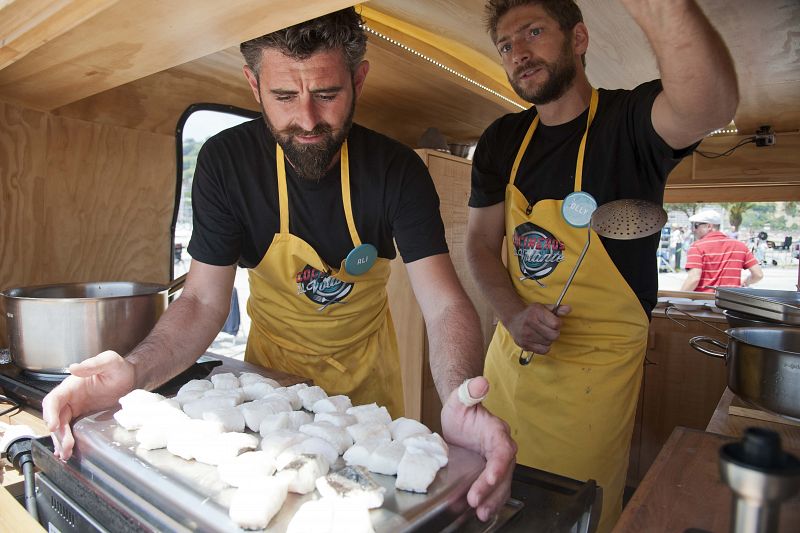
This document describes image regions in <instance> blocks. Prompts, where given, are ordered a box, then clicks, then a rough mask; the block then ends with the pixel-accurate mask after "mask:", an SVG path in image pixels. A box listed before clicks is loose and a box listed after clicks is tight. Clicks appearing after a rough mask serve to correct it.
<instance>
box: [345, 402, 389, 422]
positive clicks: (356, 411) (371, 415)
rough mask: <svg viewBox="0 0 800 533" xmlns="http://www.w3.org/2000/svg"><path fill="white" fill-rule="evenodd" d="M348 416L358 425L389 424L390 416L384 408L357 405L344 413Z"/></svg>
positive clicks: (371, 405)
mask: <svg viewBox="0 0 800 533" xmlns="http://www.w3.org/2000/svg"><path fill="white" fill-rule="evenodd" d="M345 412H346V413H347V414H348V415H353V416H354V417H356V419H358V422H359V423H362V424H363V423H366V422H376V423H379V424H389V423H390V422H391V421H392V415H390V414H389V410H388V409H386V407H378V405H377V404H374V403H370V404H367V405H358V406H356V407H351V408H350V409H348V410H347V411H345Z"/></svg>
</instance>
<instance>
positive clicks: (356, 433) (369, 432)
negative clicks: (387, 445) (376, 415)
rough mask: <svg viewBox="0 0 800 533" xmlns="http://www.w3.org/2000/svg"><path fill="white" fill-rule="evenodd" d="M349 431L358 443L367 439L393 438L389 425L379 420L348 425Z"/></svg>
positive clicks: (388, 439) (386, 439) (385, 439)
mask: <svg viewBox="0 0 800 533" xmlns="http://www.w3.org/2000/svg"><path fill="white" fill-rule="evenodd" d="M347 432H348V433H349V434H350V436H351V437H352V438H353V442H355V443H356V444H358V443H359V442H362V441H365V440H383V441H390V440H392V434H391V432H390V431H389V427H388V426H387V425H386V424H381V423H379V422H361V423H358V424H354V425H352V426H347Z"/></svg>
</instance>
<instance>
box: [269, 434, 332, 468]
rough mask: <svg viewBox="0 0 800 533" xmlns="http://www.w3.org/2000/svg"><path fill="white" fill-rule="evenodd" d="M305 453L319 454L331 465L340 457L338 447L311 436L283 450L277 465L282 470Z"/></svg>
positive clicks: (276, 462)
mask: <svg viewBox="0 0 800 533" xmlns="http://www.w3.org/2000/svg"><path fill="white" fill-rule="evenodd" d="M303 454H313V455H319V456H321V457H322V458H323V459H325V462H327V463H328V464H329V465H332V464H334V463H335V462H336V459H338V458H339V454H338V453H337V451H336V448H334V447H333V445H332V444H331V443H330V442H328V441H326V440H322V439H320V438H319V437H309V438H307V439H304V440H302V441H300V442H298V443H297V444H293V445H291V446H289V447H288V448H286V449H285V450H283V451H282V452H281V453H280V454H279V455H278V457H277V459H275V466H276V467H277V468H278V470H281V469H282V468H283V467H285V466H286V465H287V464H289V463H291V462H292V461H294V460H295V459H297V458H298V457H299V456H300V455H303Z"/></svg>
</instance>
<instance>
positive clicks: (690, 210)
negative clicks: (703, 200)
mask: <svg viewBox="0 0 800 533" xmlns="http://www.w3.org/2000/svg"><path fill="white" fill-rule="evenodd" d="M697 208H698V204H692V203H686V204H664V209H666V210H667V211H682V212H684V213H686V216H687V217H690V216H692V215H694V214H695V213H696V212H697Z"/></svg>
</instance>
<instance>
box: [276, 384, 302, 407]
mask: <svg viewBox="0 0 800 533" xmlns="http://www.w3.org/2000/svg"><path fill="white" fill-rule="evenodd" d="M273 393H274V394H280V395H281V396H283V397H284V398H286V399H287V400H288V401H289V403H290V404H292V409H293V410H295V411H297V410H298V409H301V408H302V407H303V400H301V399H300V396H298V395H297V390H294V389H291V388H287V387H278V388H277V389H273Z"/></svg>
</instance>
